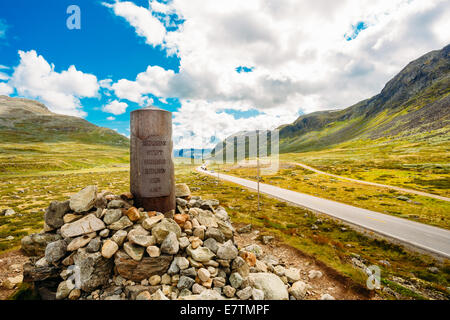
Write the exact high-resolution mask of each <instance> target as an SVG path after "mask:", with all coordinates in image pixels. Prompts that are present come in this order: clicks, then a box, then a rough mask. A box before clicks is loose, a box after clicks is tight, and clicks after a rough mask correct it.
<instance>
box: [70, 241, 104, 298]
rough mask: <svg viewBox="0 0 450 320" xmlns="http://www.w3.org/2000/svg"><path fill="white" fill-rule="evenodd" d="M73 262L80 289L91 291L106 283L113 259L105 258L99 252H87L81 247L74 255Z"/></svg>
mask: <svg viewBox="0 0 450 320" xmlns="http://www.w3.org/2000/svg"><path fill="white" fill-rule="evenodd" d="M73 260H74V264H75V266H76V267H78V271H79V276H80V284H81V289H82V290H83V291H85V292H92V291H94V290H95V289H97V288H98V287H100V286H102V285H106V284H107V283H108V280H109V278H110V276H111V273H112V269H113V260H112V259H106V258H104V257H103V256H102V254H101V253H100V252H95V253H89V252H87V251H86V250H85V249H84V248H81V249H79V250H78V251H77V253H76V254H75V255H74V258H73Z"/></svg>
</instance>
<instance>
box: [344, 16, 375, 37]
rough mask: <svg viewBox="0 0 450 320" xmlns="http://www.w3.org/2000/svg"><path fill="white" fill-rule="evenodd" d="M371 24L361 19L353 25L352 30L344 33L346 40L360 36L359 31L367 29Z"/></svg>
mask: <svg viewBox="0 0 450 320" xmlns="http://www.w3.org/2000/svg"><path fill="white" fill-rule="evenodd" d="M368 27H369V26H368V25H367V23H365V22H364V21H359V22H358V23H357V24H354V25H352V32H350V33H346V34H345V35H344V37H345V40H347V41H352V40H354V39H356V37H358V35H359V33H360V32H361V31H363V30H365V29H367V28H368Z"/></svg>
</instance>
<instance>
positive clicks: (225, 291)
mask: <svg viewBox="0 0 450 320" xmlns="http://www.w3.org/2000/svg"><path fill="white" fill-rule="evenodd" d="M222 291H223V294H224V295H225V296H227V297H228V298H232V297H233V296H234V294H235V293H236V289H235V288H233V287H232V286H225V287H223V289H222Z"/></svg>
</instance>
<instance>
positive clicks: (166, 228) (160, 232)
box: [152, 218, 181, 243]
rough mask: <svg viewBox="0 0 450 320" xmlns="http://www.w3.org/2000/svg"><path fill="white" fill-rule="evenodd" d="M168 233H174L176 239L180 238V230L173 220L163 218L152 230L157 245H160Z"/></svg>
mask: <svg viewBox="0 0 450 320" xmlns="http://www.w3.org/2000/svg"><path fill="white" fill-rule="evenodd" d="M170 232H173V233H175V235H176V237H177V238H179V237H181V228H180V226H179V225H178V224H177V223H176V222H175V221H174V220H173V219H167V218H164V219H162V220H161V222H159V223H158V224H156V225H155V226H154V227H153V228H152V235H153V236H155V238H156V242H157V243H162V242H163V241H164V239H165V238H166V237H167V235H168V234H169V233H170Z"/></svg>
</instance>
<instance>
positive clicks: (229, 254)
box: [217, 240, 239, 260]
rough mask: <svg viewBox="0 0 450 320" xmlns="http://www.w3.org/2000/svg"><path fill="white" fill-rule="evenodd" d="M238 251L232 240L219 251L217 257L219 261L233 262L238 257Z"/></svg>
mask: <svg viewBox="0 0 450 320" xmlns="http://www.w3.org/2000/svg"><path fill="white" fill-rule="evenodd" d="M238 253H239V252H238V249H237V248H236V247H235V245H234V244H233V242H232V241H231V240H229V241H227V242H225V243H224V244H223V245H221V246H220V247H219V249H218V250H217V257H218V258H219V259H225V260H231V259H234V258H236V257H237V255H238Z"/></svg>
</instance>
